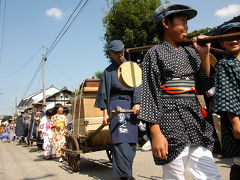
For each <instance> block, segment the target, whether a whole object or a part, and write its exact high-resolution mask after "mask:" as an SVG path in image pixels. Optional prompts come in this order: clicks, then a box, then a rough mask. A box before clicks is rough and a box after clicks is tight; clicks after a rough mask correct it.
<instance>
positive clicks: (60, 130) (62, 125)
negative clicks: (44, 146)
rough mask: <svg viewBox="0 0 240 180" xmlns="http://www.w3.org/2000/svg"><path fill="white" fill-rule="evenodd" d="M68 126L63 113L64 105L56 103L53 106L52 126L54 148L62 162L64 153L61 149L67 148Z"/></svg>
mask: <svg viewBox="0 0 240 180" xmlns="http://www.w3.org/2000/svg"><path fill="white" fill-rule="evenodd" d="M66 126H67V119H66V116H65V115H64V114H63V105H62V104H56V105H55V106H54V108H53V116H52V118H51V127H52V132H53V135H52V136H53V148H54V150H55V155H56V157H57V158H59V162H62V161H63V157H64V153H63V152H62V151H61V148H65V146H66V139H65V134H66V132H67V130H66Z"/></svg>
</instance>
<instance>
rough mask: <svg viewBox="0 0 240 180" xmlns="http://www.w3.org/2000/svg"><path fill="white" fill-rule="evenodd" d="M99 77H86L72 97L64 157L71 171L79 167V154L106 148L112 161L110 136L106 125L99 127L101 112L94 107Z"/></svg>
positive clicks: (101, 118)
mask: <svg viewBox="0 0 240 180" xmlns="http://www.w3.org/2000/svg"><path fill="white" fill-rule="evenodd" d="M99 81H100V80H99V79H86V80H85V81H84V82H83V83H82V84H81V86H80V88H79V90H78V91H77V92H76V93H75V97H74V98H73V99H72V121H73V133H72V134H68V135H66V148H64V149H62V151H63V152H65V153H66V159H67V162H68V165H69V167H70V168H71V170H72V171H78V170H79V169H80V159H81V156H80V155H81V154H83V153H88V152H94V151H100V150H106V153H107V156H108V158H109V160H110V161H112V154H111V136H110V132H109V128H108V126H105V127H104V128H103V129H101V130H100V129H99V127H100V126H101V124H102V120H103V113H102V111H101V110H100V109H98V108H95V107H94V103H95V100H96V95H97V91H98V86H99Z"/></svg>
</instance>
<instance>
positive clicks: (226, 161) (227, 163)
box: [215, 158, 233, 168]
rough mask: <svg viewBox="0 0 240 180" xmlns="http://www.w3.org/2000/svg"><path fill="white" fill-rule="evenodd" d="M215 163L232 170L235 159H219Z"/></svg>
mask: <svg viewBox="0 0 240 180" xmlns="http://www.w3.org/2000/svg"><path fill="white" fill-rule="evenodd" d="M215 163H216V164H222V165H221V167H226V168H230V166H231V165H232V163H233V159H232V158H219V159H215Z"/></svg>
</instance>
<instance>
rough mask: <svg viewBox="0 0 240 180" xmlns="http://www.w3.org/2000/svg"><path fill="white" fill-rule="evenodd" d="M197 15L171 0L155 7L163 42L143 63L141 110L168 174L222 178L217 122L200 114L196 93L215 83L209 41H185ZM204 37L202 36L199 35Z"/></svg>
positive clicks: (155, 152)
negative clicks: (217, 158)
mask: <svg viewBox="0 0 240 180" xmlns="http://www.w3.org/2000/svg"><path fill="white" fill-rule="evenodd" d="M196 15H197V11H196V10H195V9H192V8H191V7H189V6H186V5H182V4H175V3H167V4H164V5H162V6H160V7H158V8H157V9H156V10H155V11H154V23H155V27H156V32H157V34H158V37H159V39H160V41H161V42H160V43H159V44H158V45H156V46H154V47H152V48H151V49H150V50H148V52H147V53H146V55H145V57H144V60H143V63H142V72H143V74H142V78H143V81H142V82H143V83H142V91H141V111H140V115H139V116H138V118H139V119H141V120H143V121H146V122H149V123H150V125H149V129H150V134H151V143H152V152H153V156H154V161H155V164H156V165H162V169H163V179H174V180H180V179H181V180H183V179H184V172H185V171H186V172H187V173H188V174H189V175H190V176H191V177H192V178H193V179H214V180H216V179H220V174H219V172H218V170H217V168H216V165H215V162H214V158H213V155H212V152H211V151H212V149H213V144H214V139H213V137H212V133H213V127H212V126H211V125H210V124H209V123H208V122H207V121H206V120H205V119H204V117H203V115H202V114H201V110H200V105H199V102H198V99H197V97H196V93H197V92H198V93H199V94H201V93H203V92H205V91H206V90H208V89H210V88H211V87H212V86H213V82H214V78H211V77H209V73H210V62H209V50H210V44H206V45H202V46H200V45H198V44H197V39H196V38H195V39H194V43H193V46H192V45H185V44H184V43H183V40H184V38H186V36H187V30H188V25H187V22H188V20H190V19H192V18H193V17H195V16H196ZM198 38H202V37H198Z"/></svg>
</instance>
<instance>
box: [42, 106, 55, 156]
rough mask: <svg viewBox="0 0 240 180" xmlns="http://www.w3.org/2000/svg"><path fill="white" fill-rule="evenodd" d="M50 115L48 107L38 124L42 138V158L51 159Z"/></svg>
mask: <svg viewBox="0 0 240 180" xmlns="http://www.w3.org/2000/svg"><path fill="white" fill-rule="evenodd" d="M51 117H52V111H51V110H50V109H48V110H47V111H46V115H45V116H44V117H42V118H41V121H40V124H39V131H41V133H42V134H41V137H42V138H43V149H44V159H46V160H50V159H52V149H53V145H52V129H51V124H50V121H51Z"/></svg>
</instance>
